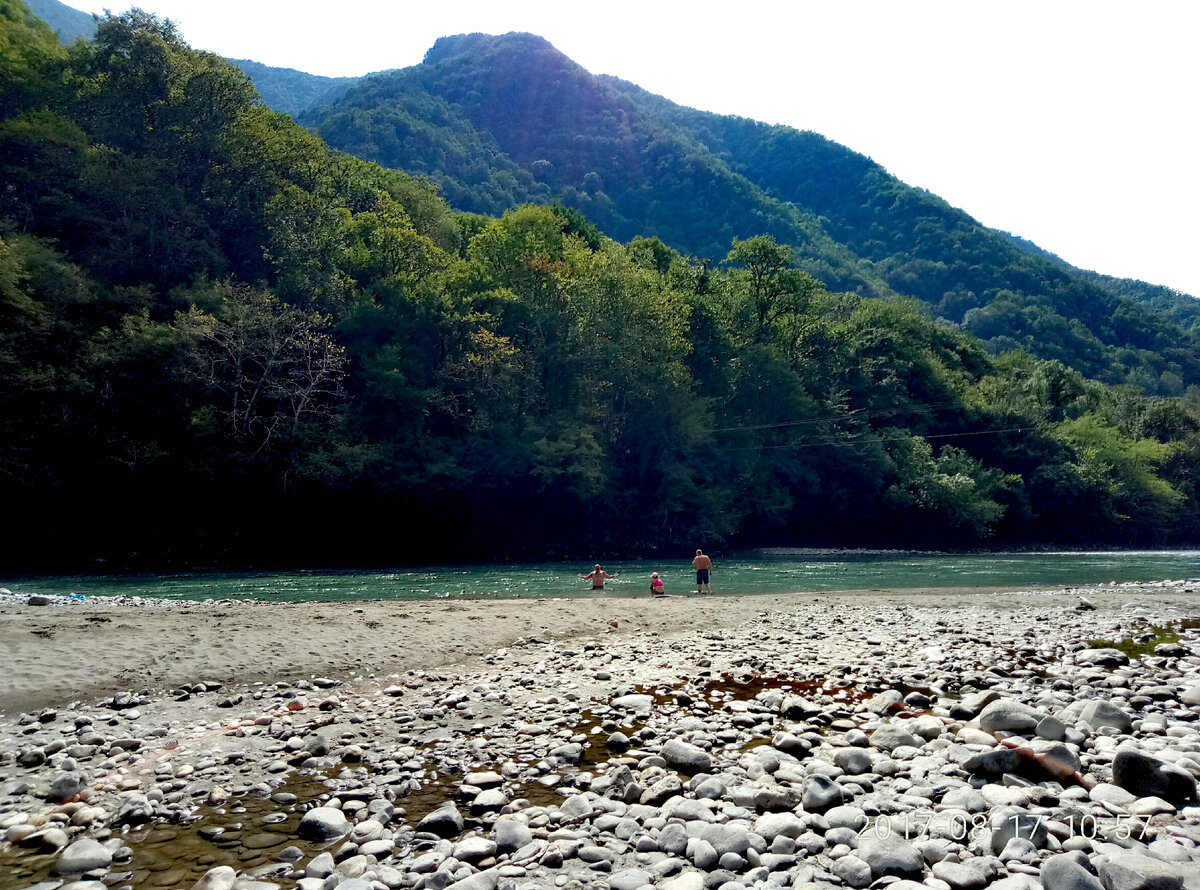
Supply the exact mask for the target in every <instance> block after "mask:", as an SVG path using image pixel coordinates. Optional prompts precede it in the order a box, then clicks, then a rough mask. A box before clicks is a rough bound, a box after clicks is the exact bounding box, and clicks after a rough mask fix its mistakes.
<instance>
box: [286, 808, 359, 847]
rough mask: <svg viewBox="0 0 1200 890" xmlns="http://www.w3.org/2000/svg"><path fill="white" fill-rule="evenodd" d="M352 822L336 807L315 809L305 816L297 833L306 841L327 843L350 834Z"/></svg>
mask: <svg viewBox="0 0 1200 890" xmlns="http://www.w3.org/2000/svg"><path fill="white" fill-rule="evenodd" d="M351 827H352V826H351V825H350V820H348V819H347V818H346V814H345V813H343V812H342V811H341V810H339V809H337V808H336V807H314V808H313V809H311V810H309V811H308V812H307V813H305V814H304V818H302V819H301V820H300V826H299V828H297V830H296V833H297V834H299V835H300V837H302V838H305V839H306V840H310V841H316V842H318V843H326V842H328V841H335V840H337V839H338V838H340V837H345V836H346V835H347V834H349V833H350V829H351Z"/></svg>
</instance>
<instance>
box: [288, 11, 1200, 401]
mask: <svg viewBox="0 0 1200 890" xmlns="http://www.w3.org/2000/svg"><path fill="white" fill-rule="evenodd" d="M301 120H302V122H303V123H306V124H307V125H308V126H310V127H312V128H314V129H315V130H316V131H317V132H318V133H319V134H320V135H321V136H322V137H323V138H324V139H325V140H326V141H328V142H329V143H330V144H331V145H333V146H334V147H335V148H339V149H342V150H343V151H347V152H350V153H353V154H355V155H358V156H360V157H364V158H367V159H370V160H374V161H378V162H379V163H381V164H383V165H384V166H388V167H396V168H400V169H404V170H408V171H411V172H417V173H422V174H425V175H427V176H428V177H429V178H430V179H432V180H433V181H434V182H435V183H437V184H438V186H439V187H440V188H441V190H442V192H443V194H444V195H445V197H446V198H447V199H448V200H449V201H450V203H451V205H452V206H455V207H457V208H459V209H463V210H470V211H475V212H481V213H489V214H495V213H499V212H501V211H502V210H504V209H506V208H508V207H511V206H513V205H516V204H519V203H521V202H524V201H546V200H552V199H560V200H562V201H563V202H564V203H565V204H567V205H568V206H572V207H576V208H578V209H580V210H582V211H583V212H584V213H585V214H586V215H587V217H588V219H589V220H591V221H592V222H593V223H595V224H596V225H598V226H599V227H600V228H601V229H602V230H604V231H605V232H606V233H608V234H610V235H612V236H613V237H615V238H617V239H619V240H628V239H630V238H633V237H634V236H636V235H646V236H651V235H656V236H658V237H660V238H662V239H663V240H664V241H665V242H667V243H668V244H670V245H671V246H673V247H676V248H678V249H680V250H683V251H685V252H687V253H690V254H692V255H695V256H700V257H711V258H713V259H720V258H721V257H723V256H724V255H725V253H726V252H727V251H728V249H729V245H730V242H731V240H732V239H733V238H735V237H736V238H747V237H750V236H752V235H754V234H758V233H764V232H765V233H769V234H771V235H773V236H774V237H775V238H776V239H777V240H779V241H781V242H784V243H787V244H791V245H793V246H794V247H795V248H796V251H797V256H798V261H799V265H801V267H803V268H804V269H805V270H806V271H809V272H810V273H812V274H814V275H815V276H817V277H818V278H820V279H821V280H823V281H824V282H825V283H826V284H827V285H828V286H829V287H830V288H831V289H833V290H853V291H857V292H859V293H864V294H871V295H877V296H886V295H888V294H904V295H910V296H915V297H918V298H919V299H921V300H923V301H924V302H926V303H927V304H928V305H929V306H930V308H931V311H932V312H933V313H934V314H935V315H939V316H942V317H945V318H947V319H949V320H950V321H953V322H955V323H959V324H961V325H963V326H964V327H966V328H967V329H969V330H971V331H972V332H974V333H976V334H977V335H978V336H980V337H981V338H982V339H983V340H985V341H986V342H987V343H988V345H989V347H990V348H991V349H992V350H993V351H996V352H1001V351H1007V350H1011V349H1015V348H1025V349H1027V350H1029V351H1030V352H1032V353H1034V354H1035V355H1038V356H1040V357H1043V358H1053V359H1060V360H1062V361H1063V362H1065V363H1066V364H1068V365H1071V366H1073V367H1076V368H1079V369H1080V370H1082V371H1084V372H1085V373H1087V374H1089V375H1091V376H1094V377H1096V378H1098V379H1102V380H1106V381H1109V382H1133V383H1135V384H1137V385H1138V386H1140V387H1142V388H1144V389H1146V390H1148V391H1150V392H1162V393H1172V392H1177V391H1178V389H1179V387H1180V386H1181V385H1186V384H1191V383H1200V358H1198V355H1200V337H1197V336H1196V335H1195V334H1194V333H1192V331H1191V330H1188V329H1189V328H1191V327H1192V326H1193V324H1194V321H1193V319H1194V318H1195V313H1193V311H1192V307H1193V306H1196V307H1200V303H1196V302H1195V301H1192V300H1191V298H1190V297H1186V296H1183V295H1178V294H1174V292H1169V291H1166V292H1165V293H1164V292H1160V291H1158V290H1155V289H1154V288H1148V287H1146V286H1136V285H1132V284H1130V283H1128V282H1121V281H1119V280H1117V279H1110V278H1107V277H1105V276H1099V275H1095V274H1093V273H1085V272H1082V271H1081V270H1078V269H1075V268H1073V267H1071V266H1069V265H1067V264H1066V263H1064V262H1062V261H1061V260H1060V259H1058V258H1057V257H1055V256H1054V255H1053V254H1050V253H1048V252H1046V251H1043V250H1042V249H1041V248H1039V247H1037V246H1036V245H1032V244H1031V243H1029V242H1027V241H1023V240H1022V239H1019V238H1016V237H1014V236H1012V235H1009V234H1008V233H1004V232H998V231H995V230H992V229H988V228H987V227H985V226H983V225H981V224H980V223H978V222H977V221H976V220H974V219H973V218H972V217H970V216H969V215H968V214H966V213H965V212H963V211H961V210H959V209H957V208H955V207H952V206H950V205H949V204H947V203H946V202H945V201H944V200H942V199H941V198H938V197H937V196H936V195H933V194H931V193H929V192H927V191H925V190H922V189H919V188H914V187H912V186H909V185H907V184H905V183H903V182H901V181H900V180H899V179H897V178H896V177H894V176H892V175H891V174H889V173H888V172H887V171H886V170H885V169H884V168H883V167H881V166H879V165H878V164H876V163H874V162H873V161H871V160H870V159H869V158H867V157H865V156H863V155H861V154H858V153H856V152H854V151H851V150H850V149H847V148H845V147H844V146H841V145H838V144H837V143H834V142H831V141H830V140H828V139H825V138H824V137H822V136H820V135H818V134H816V133H811V132H802V131H799V130H795V129H793V128H791V127H784V126H770V125H766V124H762V123H759V122H756V121H752V120H748V119H745V118H738V117H730V116H721V115H716V114H711V113H708V112H702V111H697V110H695V109H691V108H684V107H682V106H679V105H676V104H675V103H672V102H670V101H668V100H667V99H664V98H662V97H660V96H655V95H653V94H651V93H648V92H646V91H645V90H642V89H640V88H639V87H636V86H635V85H633V84H630V83H627V82H625V81H621V80H619V79H617V78H612V77H598V76H594V75H592V74H590V73H588V72H587V71H586V70H584V69H583V68H582V67H580V66H579V65H577V64H576V63H574V62H572V61H571V60H570V59H568V58H567V57H566V56H564V55H563V54H562V53H560V52H558V51H557V50H556V49H555V48H554V47H553V46H551V45H550V44H549V43H548V42H547V41H545V40H544V39H542V38H540V37H536V36H534V35H530V34H505V35H501V36H491V35H484V34H469V35H459V36H457V37H446V38H442V39H440V40H439V41H438V42H437V43H436V44H435V45H434V47H433V48H432V49H431V50H430V51H429V52H428V53H427V54H426V57H425V60H424V62H423V63H422V64H420V65H415V66H413V67H411V68H407V69H403V70H401V71H396V72H391V73H389V74H385V75H380V76H376V77H371V78H367V79H364V80H363V81H362V82H361V83H359V84H357V85H355V86H353V87H352V88H350V89H349V90H348V91H347V92H346V93H345V94H344V95H343V96H341V97H340V98H339V99H338V100H337V101H335V102H334V103H332V104H331V105H329V106H327V107H324V108H321V109H319V110H317V111H315V112H310V113H309V114H307V115H305V116H303V117H302V118H301Z"/></svg>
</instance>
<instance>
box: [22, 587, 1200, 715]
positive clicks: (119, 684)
mask: <svg viewBox="0 0 1200 890" xmlns="http://www.w3.org/2000/svg"><path fill="white" fill-rule="evenodd" d="M1194 589H1195V588H1194V587H1192V586H1184V585H1176V586H1164V585H1135V584H1121V585H1112V586H1105V587H1099V588H1087V589H1086V590H1085V589H1082V588H1080V589H1071V588H1068V589H1066V590H1062V589H1057V590H1029V589H1025V590H1020V589H1015V588H970V587H962V588H919V589H905V590H869V591H833V592H823V593H802V594H801V593H797V594H790V595H761V596H711V597H709V596H704V597H697V596H688V597H668V598H666V599H662V600H651V599H650V598H649V597H647V598H645V599H628V598H608V597H578V598H571V599H536V600H532V599H531V600H501V601H495V600H487V601H481V600H462V601H455V602H446V601H442V600H437V601H411V600H410V601H403V602H396V601H374V602H361V603H360V602H356V603H249V602H245V603H231V602H204V603H170V604H166V605H121V604H119V603H116V602H109V601H105V600H103V599H100V598H95V599H91V600H88V601H85V602H76V603H72V604H59V603H53V604H51V605H45V606H31V605H28V604H26V602H25V600H24V598H9V599H7V600H6V601H4V602H0V652H3V653H4V656H5V657H4V661H5V665H4V670H3V672H2V674H0V714H3V713H6V714H13V713H16V712H19V711H28V710H32V709H36V708H40V707H48V706H60V705H63V704H66V703H68V702H70V701H75V700H80V701H85V702H86V701H91V700H94V699H98V698H101V697H104V696H106V695H111V694H112V693H113V692H115V691H117V690H140V689H144V688H150V689H169V688H173V687H175V686H178V685H180V684H184V683H188V684H195V683H200V682H208V681H215V682H219V683H222V684H225V685H230V684H245V683H252V682H255V681H262V682H267V683H270V682H273V681H275V680H294V679H298V678H311V677H314V676H329V677H334V678H337V679H340V680H349V679H352V678H353V677H355V676H356V675H362V676H366V675H369V674H381V675H382V674H387V673H393V672H396V671H403V670H410V669H413V668H431V667H442V666H447V665H453V664H460V663H468V662H470V661H471V660H472V659H473V658H475V657H476V656H479V655H483V654H485V653H488V652H491V651H493V650H495V649H498V648H502V647H506V646H509V645H511V644H512V643H513V642H514V641H516V640H518V639H521V638H530V637H539V638H542V639H546V640H564V639H572V638H581V639H583V638H595V637H601V636H606V635H613V634H616V635H627V634H633V633H641V632H645V631H654V632H658V633H661V634H668V633H674V632H680V631H688V630H700V629H711V628H720V627H731V626H735V625H737V624H740V623H742V622H743V621H745V620H746V619H748V618H751V617H753V616H755V615H758V614H760V613H762V612H764V611H770V610H781V609H782V610H788V609H791V608H794V607H796V606H799V605H805V604H812V603H814V602H818V603H823V604H827V605H828V607H829V608H830V609H831V610H836V609H838V608H840V607H842V606H846V605H850V604H853V605H858V606H877V605H879V606H882V605H886V606H895V605H899V604H910V605H912V606H914V607H925V608H928V607H943V606H944V607H946V608H948V609H952V608H958V607H966V606H971V607H987V608H995V609H999V610H1012V609H1020V608H1022V606H1026V605H1030V604H1032V603H1037V604H1040V605H1047V604H1050V603H1055V602H1061V603H1062V604H1064V605H1073V604H1074V603H1075V602H1076V601H1077V597H1078V595H1079V593H1081V592H1084V593H1086V594H1087V595H1088V596H1089V597H1090V598H1092V599H1093V600H1094V601H1096V603H1097V605H1099V606H1101V608H1110V609H1111V608H1120V607H1122V606H1124V605H1127V604H1129V603H1131V602H1138V601H1142V602H1146V603H1147V604H1150V605H1155V606H1159V605H1176V606H1180V607H1182V608H1184V609H1187V608H1189V607H1190V608H1192V614H1195V615H1197V616H1200V593H1194V592H1191V591H1193V590H1194Z"/></svg>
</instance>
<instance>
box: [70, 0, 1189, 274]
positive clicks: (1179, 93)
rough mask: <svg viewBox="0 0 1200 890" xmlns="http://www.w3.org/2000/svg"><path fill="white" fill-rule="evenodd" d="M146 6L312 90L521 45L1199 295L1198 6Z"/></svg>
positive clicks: (968, 2)
mask: <svg viewBox="0 0 1200 890" xmlns="http://www.w3.org/2000/svg"><path fill="white" fill-rule="evenodd" d="M70 5H72V6H74V7H76V8H79V9H84V10H86V11H88V12H100V11H102V10H103V8H104V4H103V3H96V2H92V0H71V2H70ZM137 5H139V6H140V7H141V8H143V9H146V10H148V11H151V12H154V13H157V14H158V15H160V16H164V17H167V18H171V19H173V20H174V21H175V22H176V23H177V24H178V26H179V28H180V30H181V32H182V34H183V36H184V38H185V39H186V40H187V41H188V43H190V44H191V45H192V46H194V47H196V48H198V49H206V50H212V51H214V52H218V53H220V54H222V55H224V56H228V57H230V58H246V59H253V60H255V61H258V62H262V63H264V64H267V65H273V66H278V67H284V68H297V69H299V70H301V71H308V72H310V73H313V74H324V75H358V74H365V73H368V72H371V71H378V70H381V69H385V68H403V67H407V66H409V65H414V64H416V63H418V62H420V61H421V58H422V57H423V55H424V54H425V51H426V50H428V49H429V47H431V46H432V45H433V43H434V41H435V40H436V39H437V38H438V37H441V36H443V35H447V34H461V33H466V32H473V31H482V32H486V33H503V32H506V31H530V32H533V33H535V34H540V35H541V36H543V37H545V38H546V39H548V40H549V41H550V42H551V43H553V44H554V45H555V46H556V47H558V49H560V50H561V51H562V52H564V53H566V54H567V55H568V56H570V57H571V58H572V59H574V60H575V61H576V62H578V63H579V64H581V65H583V66H584V67H585V68H587V69H588V70H589V71H591V72H593V73H596V74H613V75H616V76H618V77H621V78H623V79H625V80H628V81H632V82H634V83H636V84H638V85H639V86H641V87H643V88H645V89H647V90H649V91H651V92H653V93H658V94H660V95H663V96H666V97H667V98H669V99H671V100H672V101H674V102H678V103H680V104H683V105H689V106H692V107H695V108H701V109H705V110H708V111H715V112H718V113H721V114H738V115H742V116H744V117H751V118H755V119H757V120H762V121H767V122H769V123H784V124H790V125H791V126H794V127H798V128H800V129H808V130H815V131H816V132H818V133H821V134H823V135H825V136H827V137H829V138H830V139H833V140H835V141H837V142H840V143H842V144H844V145H846V146H848V147H850V148H852V149H854V150H855V151H858V152H861V153H863V154H865V155H868V156H870V157H871V158H873V159H874V160H875V161H877V162H878V163H880V164H882V165H883V166H885V167H886V168H887V169H888V170H889V171H890V172H891V173H893V174H895V175H896V176H898V177H899V178H900V179H902V180H904V181H905V182H907V183H909V184H910V185H915V186H920V187H922V188H925V189H928V190H929V191H931V192H934V193H935V194H938V195H940V196H942V197H943V198H945V199H946V200H947V201H949V202H950V203H951V204H954V205H956V206H958V207H961V208H962V209H964V210H966V211H967V212H968V213H970V214H971V215H972V216H974V217H975V218H976V219H978V220H979V221H980V222H982V223H984V224H985V225H988V226H992V227H994V228H999V229H1005V230H1007V231H1010V232H1013V233H1015V234H1018V235H1021V236H1023V237H1026V238H1029V239H1030V240H1032V241H1034V242H1036V243H1037V244H1038V245H1040V246H1041V247H1043V248H1045V249H1046V250H1049V251H1051V252H1053V253H1057V254H1058V255H1059V256H1061V257H1062V258H1063V259H1065V260H1067V261H1068V262H1070V263H1072V264H1074V265H1076V266H1080V267H1082V268H1087V269H1095V270H1097V271H1100V272H1104V273H1106V274H1110V275H1119V276H1122V277H1129V278H1140V279H1142V280H1144V281H1149V282H1152V283H1155V284H1164V285H1168V286H1170V287H1173V288H1176V289H1178V290H1182V291H1184V292H1186V293H1190V294H1193V295H1197V296H1200V263H1198V262H1197V257H1196V253H1197V250H1198V248H1200V152H1198V151H1197V147H1198V146H1197V143H1198V140H1197V136H1198V134H1200V51H1198V50H1197V46H1200V2H1197V0H1141V2H1133V0H1121V2H1110V0H1085V2H1080V0H1033V2H1031V0H930V2H921V0H909V2H899V0H890V2H889V0H861V2H854V0H822V2H819V3H816V2H807V0H794V2H775V0H760V2H757V3H746V4H745V5H742V4H720V5H718V4H714V3H711V2H708V0H693V2H688V3H663V2H661V0H660V2H657V3H656V2H653V0H640V2H630V0H609V2H597V3H579V2H566V0H558V2H543V0H537V2H522V0H509V2H501V0H483V2H480V0H452V2H428V0H418V2H413V0H407V2H405V0H390V2H389V0H341V2H339V3H334V4H331V3H329V2H327V0H321V2H316V0H236V2H235V0H138V2H137ZM108 6H109V8H112V9H113V10H114V11H121V10H123V9H125V8H126V6H123V5H120V4H119V3H109V4H108Z"/></svg>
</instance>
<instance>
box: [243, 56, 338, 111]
mask: <svg viewBox="0 0 1200 890" xmlns="http://www.w3.org/2000/svg"><path fill="white" fill-rule="evenodd" d="M229 61H231V62H233V64H235V65H237V66H238V67H239V68H241V69H242V70H243V71H245V72H246V74H247V76H249V78H250V79H251V80H252V81H253V82H254V88H255V89H256V90H258V93H259V95H260V96H262V99H263V101H264V102H266V103H267V105H269V106H270V107H271V108H272V109H274V110H275V111H282V112H283V113H284V114H290V115H292V116H293V117H298V116H299V115H300V114H301V113H302V112H304V111H308V110H309V109H310V108H315V107H317V106H319V105H325V104H327V103H329V102H332V101H333V100H334V99H336V98H337V97H338V96H339V95H341V94H342V93H344V92H345V91H346V89H347V88H348V87H350V86H351V85H352V84H354V83H357V82H358V81H359V80H361V79H362V78H361V77H321V76H320V75H318V74H306V73H304V72H303V71H296V70H295V69H294V68H272V67H270V66H269V65H263V64H261V63H259V62H252V61H250V60H249V59H230V60H229Z"/></svg>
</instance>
